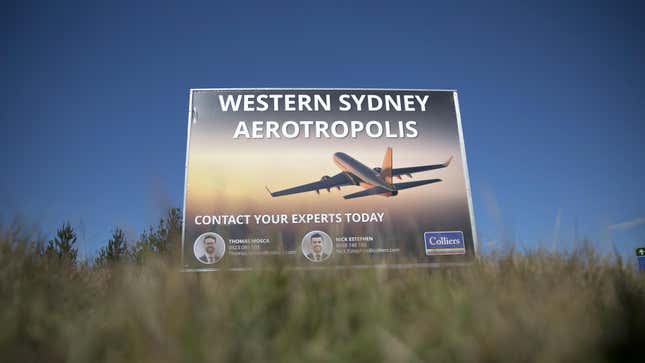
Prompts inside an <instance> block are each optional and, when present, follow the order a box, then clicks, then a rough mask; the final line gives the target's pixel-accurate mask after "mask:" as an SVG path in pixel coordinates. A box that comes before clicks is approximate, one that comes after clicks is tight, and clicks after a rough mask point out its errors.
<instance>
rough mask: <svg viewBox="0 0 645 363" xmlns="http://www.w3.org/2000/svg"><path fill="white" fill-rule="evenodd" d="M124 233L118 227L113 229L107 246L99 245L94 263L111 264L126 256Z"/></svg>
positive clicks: (126, 247)
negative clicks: (99, 248)
mask: <svg viewBox="0 0 645 363" xmlns="http://www.w3.org/2000/svg"><path fill="white" fill-rule="evenodd" d="M127 244H128V243H127V240H126V238H125V233H123V230H122V229H121V228H119V227H117V228H115V229H114V232H113V233H112V238H110V240H109V241H108V243H107V246H104V247H101V250H100V251H99V255H98V257H97V258H96V264H97V265H99V264H112V263H116V262H119V261H122V260H123V259H125V258H127V257H128V246H127Z"/></svg>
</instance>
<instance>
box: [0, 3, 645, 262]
mask: <svg viewBox="0 0 645 363" xmlns="http://www.w3.org/2000/svg"><path fill="white" fill-rule="evenodd" d="M643 13H644V11H643V8H642V5H640V4H639V3H638V2H620V3H616V2H610V1H605V2H594V1H584V2H583V1H580V2H575V3H574V2H566V4H565V3H564V2H553V3H552V4H549V3H546V2H543V1H542V2H535V3H529V2H514V3H509V2H503V3H502V2H499V3H497V2H472V3H469V2H461V1H454V2H441V3H433V2H429V1H419V2H405V1H397V2H384V3H380V2H378V1H369V2H358V1H357V2H327V1H326V2H317V3H315V4H314V5H305V3H303V2H290V3H283V2H275V1H271V2H258V3H257V4H253V3H252V2H240V3H239V4H235V3H232V2H227V3H222V4H220V3H218V2H213V1H208V2H206V1H205V2H181V3H179V2H178V3H176V4H173V5H169V4H166V3H164V4H160V3H159V2H148V3H146V2H137V3H136V5H135V4H133V2H129V1H128V2H118V1H113V2H107V3H103V4H95V3H90V2H66V1H57V2H30V1H20V2H11V3H10V4H8V5H6V6H5V7H4V10H3V12H2V15H0V17H2V22H1V24H2V25H0V26H1V27H2V32H1V34H2V35H1V36H0V42H1V44H2V48H3V49H4V50H5V52H4V56H3V57H2V67H1V68H0V72H1V79H2V84H3V87H2V90H1V91H0V92H2V94H1V96H2V100H3V103H2V104H3V107H2V127H3V130H2V131H3V132H2V133H1V136H0V138H1V139H0V162H1V165H2V173H0V207H1V209H0V210H1V213H2V214H1V216H2V223H8V221H11V220H12V219H13V218H19V219H21V220H24V221H26V222H28V223H30V224H35V225H36V226H37V227H38V228H37V229H39V230H41V231H42V233H44V234H46V235H47V236H51V235H52V234H53V232H54V231H55V229H56V227H58V226H59V225H60V223H61V222H63V221H65V220H69V221H71V223H72V224H73V225H74V226H75V227H77V229H78V230H79V232H80V238H79V241H80V247H81V252H80V254H81V256H83V257H87V256H91V255H92V254H93V253H94V252H95V251H96V250H97V249H98V248H99V247H100V246H101V245H103V244H104V243H105V242H106V241H107V239H108V238H109V236H110V234H111V231H112V229H113V228H114V226H116V225H118V226H121V227H123V228H125V230H126V231H127V233H128V236H129V238H131V239H134V238H136V237H137V236H138V234H139V233H140V232H141V231H142V230H143V229H144V228H145V227H146V226H147V225H149V224H153V223H156V222H157V220H158V218H159V217H160V216H161V215H162V213H163V210H164V208H168V207H174V206H177V207H179V206H181V205H182V203H183V188H184V163H185V151H186V126H187V111H188V97H189V89H190V88H209V87H218V88H220V87H335V88H350V87H351V88H357V87H374V88H424V89H427V88H432V89H456V90H458V91H459V101H460V106H461V116H462V121H463V129H464V137H465V143H466V151H467V155H468V163H469V169H470V170H469V171H470V178H471V185H472V190H473V202H474V206H475V216H476V224H477V228H478V232H479V240H480V245H481V249H482V251H483V252H490V251H492V250H495V249H505V248H508V247H510V246H512V245H513V244H515V245H516V246H517V248H519V249H523V248H526V249H528V248H535V247H538V246H542V247H549V248H552V247H555V248H559V249H567V248H571V247H572V240H573V239H574V237H575V236H576V235H577V236H578V238H579V239H582V238H585V237H586V238H589V239H590V240H592V241H593V242H594V245H595V246H596V247H597V248H598V249H600V250H602V251H610V250H611V249H612V248H613V247H612V245H613V246H615V247H616V249H618V250H619V251H621V252H623V253H625V254H626V255H630V256H631V255H632V254H633V250H634V248H635V247H637V246H639V245H642V244H643V242H644V237H643V235H645V197H644V196H643V181H644V180H645V178H644V176H645V172H644V171H643V156H644V155H645V146H643V141H642V139H643V136H645V126H643V116H642V105H643V101H642V96H641V94H642V91H641V88H642V84H643V81H644V77H643V60H644V52H645V50H644V48H643V47H642V44H643V34H644V31H645V29H644V25H643V22H642V18H643ZM278 156H279V155H278ZM374 158H375V159H374V160H375V161H378V162H379V163H380V160H381V158H382V155H375V156H374ZM276 162H279V160H276ZM330 167H332V168H333V165H332V164H331V161H330ZM323 172H324V171H323Z"/></svg>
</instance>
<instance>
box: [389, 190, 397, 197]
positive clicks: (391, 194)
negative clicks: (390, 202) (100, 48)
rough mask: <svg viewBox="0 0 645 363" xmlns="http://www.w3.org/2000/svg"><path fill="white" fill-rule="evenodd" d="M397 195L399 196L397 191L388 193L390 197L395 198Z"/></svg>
mask: <svg viewBox="0 0 645 363" xmlns="http://www.w3.org/2000/svg"><path fill="white" fill-rule="evenodd" d="M398 194H399V191H398V190H393V191H392V192H391V193H390V196H392V197H395V196H397V195H398Z"/></svg>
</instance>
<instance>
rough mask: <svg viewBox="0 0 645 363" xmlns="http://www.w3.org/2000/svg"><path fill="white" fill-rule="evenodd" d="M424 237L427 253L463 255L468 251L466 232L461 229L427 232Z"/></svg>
mask: <svg viewBox="0 0 645 363" xmlns="http://www.w3.org/2000/svg"><path fill="white" fill-rule="evenodd" d="M423 239H424V240H425V245H426V255H427V256H435V255H463V254H465V253H466V246H465V244H464V234H463V233H462V232H461V231H450V232H425V233H423Z"/></svg>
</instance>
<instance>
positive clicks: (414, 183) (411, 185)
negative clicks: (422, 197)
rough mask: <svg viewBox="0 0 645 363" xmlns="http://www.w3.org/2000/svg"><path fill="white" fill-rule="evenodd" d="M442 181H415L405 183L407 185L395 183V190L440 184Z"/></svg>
mask: <svg viewBox="0 0 645 363" xmlns="http://www.w3.org/2000/svg"><path fill="white" fill-rule="evenodd" d="M440 181H441V179H426V180H415V181H411V182H405V183H394V188H395V189H396V190H403V189H408V188H414V187H418V186H420V185H426V184H432V183H438V182H440Z"/></svg>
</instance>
